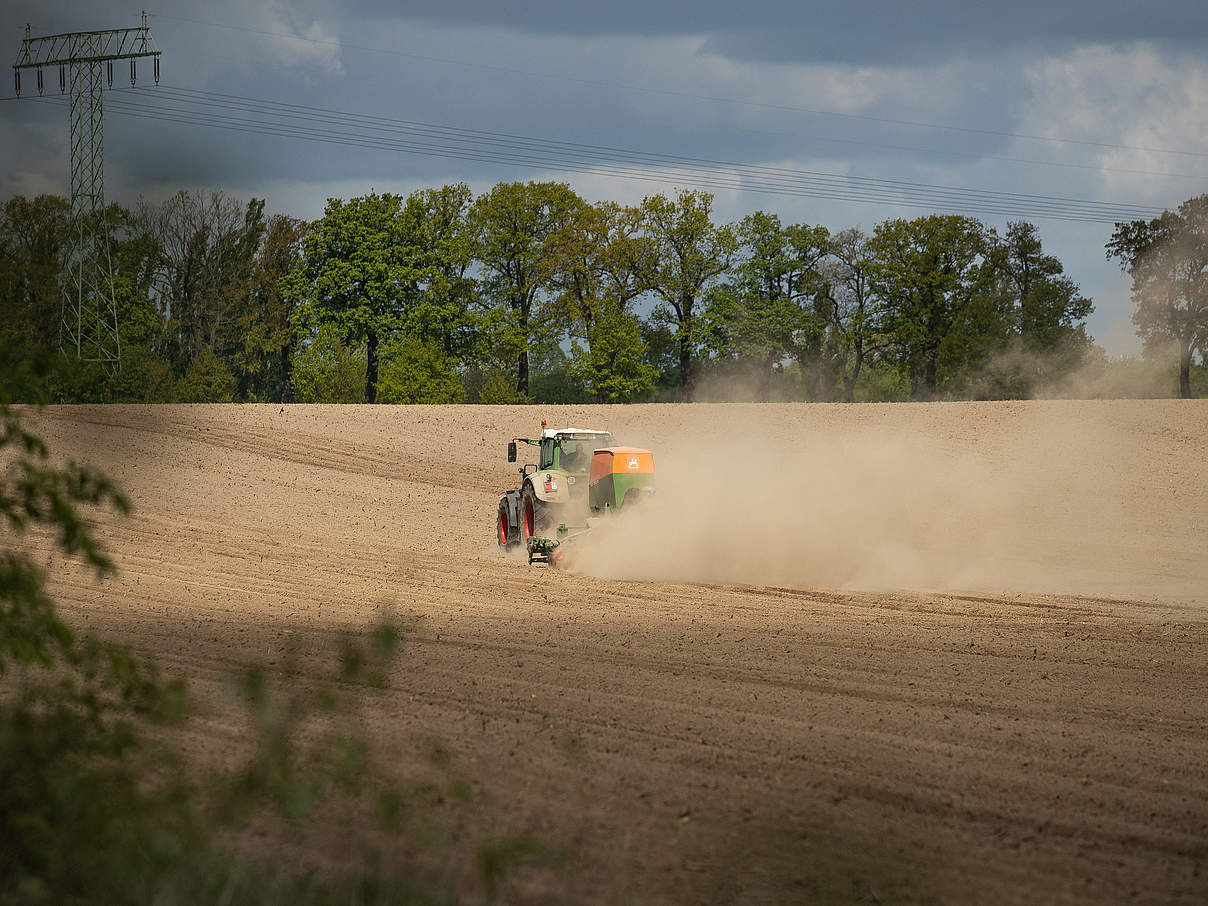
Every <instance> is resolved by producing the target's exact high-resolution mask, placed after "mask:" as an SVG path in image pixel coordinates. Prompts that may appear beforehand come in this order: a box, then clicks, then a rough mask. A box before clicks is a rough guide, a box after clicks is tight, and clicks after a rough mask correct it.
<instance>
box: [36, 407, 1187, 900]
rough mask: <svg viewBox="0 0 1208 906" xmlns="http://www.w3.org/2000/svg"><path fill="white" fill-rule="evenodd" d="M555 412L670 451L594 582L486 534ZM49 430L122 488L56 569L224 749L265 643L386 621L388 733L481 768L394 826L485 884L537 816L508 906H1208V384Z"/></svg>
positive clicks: (308, 412) (241, 415)
mask: <svg viewBox="0 0 1208 906" xmlns="http://www.w3.org/2000/svg"><path fill="white" fill-rule="evenodd" d="M542 417H545V418H548V419H549V420H550V422H551V424H557V425H561V424H572V425H579V426H582V427H604V428H608V429H610V430H612V431H613V432H614V433H615V434H616V435H617V436H618V439H619V440H621V441H623V442H628V443H634V444H637V445H639V446H646V447H649V448H650V449H652V450H654V451H655V456H656V466H657V470H658V473H659V481H660V490H659V492H658V494H657V495H656V500H655V501H654V504H653V505H652V507H651V509H650V510H649V512H639V513H635V514H634V516H633V522H631V523H625V522H624V521H618V522H617V523H616V524H615V525H614V526H611V527H610V528H612V529H619V531H611V532H610V533H609V535H608V536H607V537H603V538H602V539H601V540H600V542H599V544H598V545H596V547H595V548H592V549H588V548H586V547H585V548H584V549H583V550H582V553H581V556H579V557H578V558H577V560H576V565H575V568H574V569H573V570H570V571H550V570H545V569H541V568H536V567H533V568H531V567H529V566H528V565H527V564H526V563H525V562H523V561H522V560H521V559H519V558H518V557H512V556H504V555H501V554H500V553H499V552H498V551H497V550H496V546H495V543H494V535H493V531H492V523H493V519H494V516H495V511H496V506H497V503H498V499H499V496H500V493H501V491H502V490H503V489H504V488H507V487H515V486H516V484H515V482H516V480H517V476H516V474H515V471H514V469H515V467H514V466H509V465H508V463H507V462H506V457H505V446H506V444H507V441H508V440H509V439H510V438H512V437H513V436H515V435H518V434H521V435H523V434H529V435H531V434H533V433H535V432H536V430H537V422H538V420H539V419H540V418H542ZM31 419H32V421H33V422H34V424H35V425H36V427H37V428H38V429H39V430H40V431H41V432H42V433H43V435H44V436H45V437H46V438H47V439H48V441H49V442H50V445H51V448H52V450H54V451H55V452H56V453H59V454H63V455H70V456H72V457H74V458H78V459H85V460H88V461H90V462H92V463H94V464H96V465H98V466H100V467H102V468H103V469H105V470H106V471H107V472H109V473H110V474H111V475H112V476H114V477H115V478H116V479H117V480H118V481H119V483H120V484H121V485H122V486H123V488H124V489H125V490H126V491H127V492H128V494H129V496H130V497H131V499H132V501H133V503H134V507H135V509H134V512H133V514H132V515H131V516H130V517H127V518H117V517H113V518H109V517H106V518H105V520H104V524H103V525H102V527H101V530H102V536H103V538H104V539H105V542H106V543H107V545H108V547H109V549H110V551H111V552H112V553H113V554H114V555H115V556H116V559H117V561H118V564H119V567H120V573H119V574H118V575H117V576H116V577H114V578H112V579H107V580H105V581H104V582H101V583H98V582H96V581H94V580H93V579H92V578H91V577H90V576H89V575H88V574H87V573H86V572H85V571H84V570H83V569H81V568H78V567H75V566H73V565H71V564H67V563H63V562H61V560H59V559H58V558H55V561H56V562H54V563H53V564H52V576H53V589H52V590H53V592H54V594H55V595H56V596H57V598H58V599H59V600H60V601H62V602H63V606H64V609H65V613H66V614H67V615H68V616H69V617H70V619H71V620H72V621H73V622H74V623H77V624H79V625H81V626H83V625H87V626H89V627H90V628H92V629H94V630H97V631H99V632H101V633H102V634H104V635H106V636H108V637H110V638H115V639H120V640H124V641H127V642H130V643H132V644H134V645H136V646H139V647H141V648H143V649H146V650H148V651H150V652H153V653H154V654H155V655H156V656H157V657H158V658H159V659H160V661H161V663H162V664H163V666H164V668H165V670H166V671H167V672H169V673H176V674H181V675H184V676H186V677H187V678H189V680H190V682H191V683H192V685H193V687H194V688H195V689H196V690H198V694H199V695H200V696H201V697H202V698H203V699H205V700H207V701H209V702H210V703H211V704H212V705H213V707H210V708H208V709H207V710H206V711H205V712H203V713H202V714H201V715H200V716H199V717H198V718H197V719H196V720H195V721H194V722H193V728H192V729H191V730H190V731H189V732H190V733H191V734H192V736H191V740H190V747H191V749H192V750H193V751H194V752H195V753H196V754H197V756H198V757H199V758H200V759H201V760H202V761H206V760H209V761H212V762H222V761H223V760H224V759H226V758H228V757H230V753H232V752H235V751H237V750H238V748H239V745H240V734H241V729H240V727H239V724H238V722H237V721H234V720H232V719H230V718H228V717H224V716H223V715H224V713H225V712H224V711H223V709H222V708H221V707H219V705H221V703H222V702H224V701H226V700H227V699H229V697H230V693H229V691H228V688H229V687H228V677H230V676H231V675H232V673H233V672H234V671H235V670H237V669H238V666H239V665H241V664H246V663H250V662H257V661H258V662H262V663H266V664H270V665H274V664H278V663H279V662H280V659H281V657H282V655H281V652H282V651H283V650H285V649H287V648H289V647H290V646H293V647H295V648H298V647H301V648H303V649H305V650H308V651H309V650H316V651H317V650H318V649H320V648H323V647H326V646H328V645H329V643H330V642H331V641H332V640H333V639H334V638H336V637H337V635H338V633H339V632H341V631H345V630H348V629H357V628H360V627H364V626H367V625H369V624H370V623H371V622H372V621H373V620H374V619H375V618H376V616H377V614H378V613H379V611H380V610H381V609H382V608H384V607H385V608H389V609H391V610H392V611H393V612H394V613H395V614H397V615H398V617H399V618H400V619H401V620H402V621H403V622H404V624H405V625H406V626H407V627H408V630H407V641H406V648H405V651H404V653H403V655H402V657H401V659H400V660H399V662H398V664H397V667H396V669H394V671H393V673H392V675H391V677H390V684H389V687H388V688H387V689H386V690H385V691H380V692H378V691H374V692H372V693H370V692H366V693H365V696H366V708H367V711H366V714H367V718H366V719H367V724H368V727H369V730H370V732H371V734H372V735H373V736H374V737H375V739H376V740H377V741H378V742H379V743H380V744H381V746H382V747H383V749H384V750H385V751H387V752H394V753H397V755H398V765H399V766H400V767H405V766H406V765H408V764H411V763H415V764H417V765H420V764H423V762H424V757H425V756H424V754H423V753H424V751H425V746H426V747H428V748H431V747H432V746H433V745H435V744H439V746H441V747H443V748H444V749H445V750H447V752H448V753H450V756H449V757H450V758H451V760H452V763H453V765H455V768H456V770H457V771H458V772H460V775H461V776H464V777H465V778H466V781H467V783H468V784H469V787H468V792H467V793H466V794H465V795H464V796H462V797H461V798H463V799H468V801H465V802H454V801H449V802H447V803H446V802H445V801H444V799H443V797H440V796H436V797H435V798H434V799H433V801H432V802H430V803H429V807H430V809H431V810H432V813H433V815H434V817H433V818H432V820H433V821H434V822H438V823H439V822H443V824H442V825H441V826H443V827H446V828H447V830H446V831H445V833H446V837H445V838H444V840H443V843H441V842H438V843H431V842H430V843H424V844H422V845H421V844H418V843H414V842H413V841H412V842H409V843H407V844H406V845H404V846H403V849H405V850H406V851H407V852H406V854H409V855H410V856H414V857H415V858H417V859H419V860H420V861H422V862H424V864H427V865H432V864H440V863H441V860H442V859H447V860H448V862H449V867H446V868H444V869H442V870H444V871H447V872H448V873H449V874H450V876H451V877H453V878H454V882H455V883H456V884H458V885H463V889H467V890H469V889H471V888H470V887H468V886H464V885H469V884H470V883H471V882H470V881H467V880H464V879H461V875H460V874H459V872H461V871H462V869H460V868H458V867H457V866H458V865H461V864H463V863H464V864H468V865H469V868H468V869H466V871H468V872H469V873H470V874H473V872H474V867H473V861H472V859H473V857H472V855H471V856H466V853H473V852H474V851H475V847H478V846H480V845H481V842H482V841H483V840H485V839H488V838H490V837H494V836H499V835H512V836H519V835H526V836H530V837H532V838H533V839H535V840H537V841H540V842H541V843H542V845H543V846H546V847H547V849H548V850H549V851H551V852H556V853H557V854H558V856H557V858H550V859H546V860H544V861H543V862H542V864H539V865H535V866H530V867H526V868H521V869H519V870H518V871H517V872H515V873H514V874H513V875H512V876H511V877H510V880H509V881H508V882H507V884H506V886H505V887H503V888H502V889H500V890H499V891H497V892H496V893H497V895H498V896H499V897H500V898H501V899H502V900H504V901H508V902H568V903H570V902H600V903H662V902H667V903H697V902H733V903H748V902H785V901H791V902H797V901H805V902H810V901H816V900H823V901H838V902H849V901H861V902H874V903H877V902H879V903H891V902H944V903H1038V902H1044V903H1067V902H1068V903H1103V902H1138V903H1203V902H1208V404H1205V403H1204V402H1196V401H1190V402H1179V401H1144V402H1114V403H1078V402H1054V403H1027V404H1021V403H967V404H962V403H953V404H936V405H926V406H924V405H899V406H854V407H853V406H846V407H845V406H823V405H817V406H805V405H801V406H795V405H785V406H691V407H674V406H637V407H624V408H621V407H585V408H558V407H544V408H536V407H531V408H529V407H512V408H509V407H431V408H429V407H377V408H368V407H321V406H319V407H311V406H292V407H285V408H284V409H281V408H280V407H278V406H241V407H233V406H160V407H134V406H114V407H51V408H48V409H45V410H41V411H40V412H37V413H31ZM521 450H522V452H523V451H525V450H526V448H524V447H522V448H521ZM585 543H586V542H585ZM47 551H48V552H49V546H47ZM438 812H439V816H437V815H436V813H438ZM264 845H265V846H266V847H273V846H278V845H279V846H281V847H282V848H283V849H282V851H283V852H289V853H291V854H292V856H291V857H295V858H313V859H315V860H320V861H321V860H323V859H325V858H326V859H339V858H340V853H341V852H342V847H344V846H345V845H348V844H347V841H345V840H343V839H324V838H323V834H322V832H321V831H320V832H318V834H317V837H316V836H315V835H313V834H312V838H311V839H308V840H303V841H301V842H297V843H290V844H288V845H287V844H286V843H281V844H277V843H273V842H271V841H267V840H266V842H265V843H264ZM400 845H401V844H400ZM290 847H293V848H292V849H291V848H290ZM408 847H410V848H409V849H408ZM401 857H402V856H401V855H400V858H401ZM467 859H468V860H469V861H468V862H467Z"/></svg>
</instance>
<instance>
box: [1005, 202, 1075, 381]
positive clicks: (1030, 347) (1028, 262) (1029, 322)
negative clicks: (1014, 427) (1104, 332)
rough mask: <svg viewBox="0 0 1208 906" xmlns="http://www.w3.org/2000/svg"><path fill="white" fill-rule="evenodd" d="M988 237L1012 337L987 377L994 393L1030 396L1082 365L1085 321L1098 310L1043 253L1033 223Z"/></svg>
mask: <svg viewBox="0 0 1208 906" xmlns="http://www.w3.org/2000/svg"><path fill="white" fill-rule="evenodd" d="M990 238H991V242H992V247H991V250H990V256H991V260H992V261H993V262H994V266H995V268H996V269H997V272H998V275H999V281H1000V283H1001V288H1000V293H1001V294H1002V296H1003V299H1004V301H1003V306H1002V308H1003V312H1004V316H1005V318H1006V319H1007V322H1008V326H1009V331H1010V336H1009V340H1008V349H1007V354H1006V355H1004V356H1002V357H1000V361H999V362H997V363H994V364H993V365H992V366H991V368H990V369H989V370H990V371H991V372H992V374H990V375H988V377H991V378H993V380H994V381H995V382H997V384H998V387H997V388H996V389H995V395H1000V396H1001V395H1006V396H1013V397H1028V396H1031V395H1032V394H1033V393H1034V392H1035V390H1036V389H1037V388H1038V387H1040V386H1043V385H1045V384H1049V383H1051V382H1053V381H1056V380H1059V379H1060V378H1062V377H1063V376H1065V375H1067V374H1069V373H1070V372H1072V371H1073V370H1074V369H1076V368H1078V367H1079V366H1081V365H1082V364H1083V362H1084V360H1085V357H1086V355H1087V353H1088V351H1089V348H1090V338H1089V337H1088V336H1087V335H1086V327H1085V325H1084V324H1083V323H1082V322H1083V321H1084V320H1085V319H1086V316H1087V315H1088V314H1090V312H1091V311H1092V310H1093V307H1094V306H1093V305H1092V303H1091V301H1090V300H1089V299H1087V298H1085V297H1084V296H1082V294H1081V293H1080V292H1079V291H1078V285H1077V284H1076V283H1074V281H1073V280H1071V279H1070V278H1069V277H1067V276H1066V275H1065V268H1064V267H1063V266H1062V264H1061V262H1060V261H1059V260H1058V259H1057V258H1055V257H1054V256H1052V255H1047V254H1045V252H1044V248H1043V246H1042V245H1041V241H1040V235H1039V233H1038V231H1037V229H1036V227H1035V226H1034V225H1033V224H1031V223H1028V222H1026V221H1013V222H1011V223H1009V224H1008V225H1007V232H1006V235H1005V236H1004V237H1002V238H1001V239H999V238H998V237H997V236H994V235H992V236H991V237H990Z"/></svg>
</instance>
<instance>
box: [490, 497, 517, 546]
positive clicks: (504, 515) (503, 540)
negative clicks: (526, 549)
mask: <svg viewBox="0 0 1208 906" xmlns="http://www.w3.org/2000/svg"><path fill="white" fill-rule="evenodd" d="M495 533H496V535H498V537H499V546H500V547H502V548H509V547H511V546H512V545H513V544H515V543H516V539H515V538H513V537H512V526H511V522H510V521H509V519H508V505H507V503H506V502H505V501H502V500H501V501H499V518H498V519H497V520H496V521H495Z"/></svg>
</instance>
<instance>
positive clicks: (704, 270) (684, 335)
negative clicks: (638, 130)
mask: <svg viewBox="0 0 1208 906" xmlns="http://www.w3.org/2000/svg"><path fill="white" fill-rule="evenodd" d="M641 210H642V221H643V225H644V228H645V232H646V235H647V236H649V237H650V239H651V241H652V243H653V246H654V249H655V260H656V261H657V264H656V267H655V271H654V274H653V276H652V279H651V286H650V288H651V289H652V290H653V291H654V292H655V293H656V294H657V295H658V297H659V299H660V300H661V301H662V304H661V307H660V309H659V310H658V312H657V314H658V315H659V317H660V318H662V319H663V320H666V321H669V322H671V323H674V324H675V327H676V339H677V341H678V343H679V372H680V380H681V381H682V386H683V398H684V399H685V400H686V401H690V400H691V399H692V396H693V390H694V387H695V372H694V370H693V361H692V360H693V353H694V351H695V349H696V345H697V342H698V339H697V337H696V311H695V309H696V306H697V303H698V301H699V300H700V299H701V297H702V295H703V294H704V292H705V290H706V289H707V287H708V286H709V285H710V284H711V283H712V281H713V280H715V279H716V278H717V277H719V276H720V275H722V274H724V273H725V272H726V271H727V270H728V269H729V267H730V261H731V259H732V258H733V256H734V252H735V250H736V248H737V245H738V242H737V239H736V238H735V235H734V231H733V230H732V229H731V228H730V227H727V226H717V225H715V224H714V223H713V221H712V219H711V214H712V211H713V196H712V195H711V194H710V193H708V192H697V191H692V190H686V189H685V190H682V191H680V192H679V193H678V194H677V195H676V196H675V198H673V199H672V198H668V197H667V196H665V195H650V196H647V197H646V198H645V199H643V201H642V206H641Z"/></svg>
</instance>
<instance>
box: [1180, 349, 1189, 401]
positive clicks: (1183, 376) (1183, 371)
mask: <svg viewBox="0 0 1208 906" xmlns="http://www.w3.org/2000/svg"><path fill="white" fill-rule="evenodd" d="M1179 398H1180V399H1185V400H1189V399H1191V346H1190V345H1187V344H1184V345H1183V347H1182V349H1180V350H1179Z"/></svg>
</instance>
